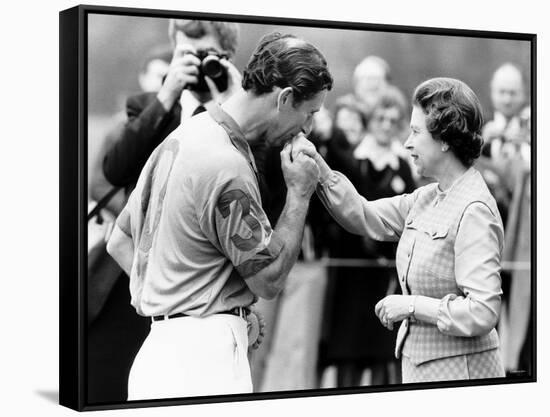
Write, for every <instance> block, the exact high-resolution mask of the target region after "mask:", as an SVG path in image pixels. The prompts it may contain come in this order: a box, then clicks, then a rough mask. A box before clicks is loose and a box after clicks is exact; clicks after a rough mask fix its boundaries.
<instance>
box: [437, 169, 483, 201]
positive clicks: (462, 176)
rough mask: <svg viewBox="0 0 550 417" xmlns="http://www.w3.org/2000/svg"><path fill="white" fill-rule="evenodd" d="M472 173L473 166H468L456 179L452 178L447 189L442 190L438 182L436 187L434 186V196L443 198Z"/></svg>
mask: <svg viewBox="0 0 550 417" xmlns="http://www.w3.org/2000/svg"><path fill="white" fill-rule="evenodd" d="M473 173H474V168H473V167H470V168H468V169H467V170H466V171H465V172H464V173H463V174H462V175H461V176H460V177H458V178H457V179H456V180H454V181H453V183H452V184H451V186H450V187H449V188H448V189H446V190H445V191H442V190H441V189H440V188H439V183H438V184H437V187H435V195H436V197H437V198H438V199H440V200H442V199H444V198H445V197H446V196H447V195H448V194H450V193H451V191H453V189H454V188H456V187H457V186H458V184H460V183H462V182H464V181H465V180H466V179H467V178H468V177H469V176H470V175H472V174H473Z"/></svg>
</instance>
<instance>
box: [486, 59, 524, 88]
mask: <svg viewBox="0 0 550 417" xmlns="http://www.w3.org/2000/svg"><path fill="white" fill-rule="evenodd" d="M506 72H513V73H516V74H517V75H518V77H519V79H520V80H521V86H522V88H523V87H524V82H525V81H524V79H523V72H522V71H521V69H520V68H519V67H518V66H517V65H515V64H512V63H511V62H506V63H504V64H502V65H500V66H499V67H498V68H497V69H496V70H495V72H493V76H492V77H491V86H492V85H493V83H494V82H495V78H497V76H499V75H500V74H502V73H506Z"/></svg>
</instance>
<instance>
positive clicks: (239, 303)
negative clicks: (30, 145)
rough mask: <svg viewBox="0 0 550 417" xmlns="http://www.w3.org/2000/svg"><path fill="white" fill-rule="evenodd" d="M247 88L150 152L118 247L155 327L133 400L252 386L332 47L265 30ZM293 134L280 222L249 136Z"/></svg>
mask: <svg viewBox="0 0 550 417" xmlns="http://www.w3.org/2000/svg"><path fill="white" fill-rule="evenodd" d="M242 87H243V89H242V90H240V91H238V92H236V93H235V94H234V95H233V96H231V97H230V98H229V99H228V100H226V101H225V102H224V103H223V105H222V106H221V107H220V106H217V105H212V106H210V107H209V108H208V113H203V114H201V115H198V116H196V117H194V118H192V119H190V120H188V121H187V122H186V123H184V124H182V125H181V126H180V127H178V128H177V129H176V130H175V131H174V132H173V133H172V134H171V135H170V136H169V137H168V138H167V139H166V140H165V141H164V142H163V143H162V144H161V145H160V146H159V147H158V148H157V149H156V150H155V151H154V152H153V154H152V155H151V157H150V158H149V160H148V161H147V163H146V165H145V167H144V169H143V171H142V173H141V175H140V177H139V180H138V183H137V186H136V189H135V190H134V192H133V193H132V195H131V196H130V199H129V201H128V204H127V206H126V207H125V209H124V210H123V211H122V213H121V214H120V216H119V218H118V219H117V223H116V226H115V228H114V231H113V234H112V236H111V239H110V241H109V243H108V248H107V249H108V251H109V253H110V254H111V255H112V256H113V257H114V258H115V259H116V260H117V262H118V263H119V264H120V265H121V266H122V268H123V269H124V270H125V271H126V272H127V273H128V275H129V276H130V292H131V295H132V305H133V306H134V307H135V308H136V310H137V312H138V313H139V314H141V315H144V316H149V317H151V320H152V325H151V332H150V334H149V336H148V337H147V339H146V340H145V342H144V344H143V346H142V348H141V350H140V351H139V353H138V355H137V356H136V359H135V361H134V364H133V365H132V370H131V372H130V377H129V384H128V393H129V397H128V399H129V400H137V399H153V398H169V397H185V396H196V395H215V394H228V393H244V392H252V383H251V378H250V368H249V364H248V360H247V346H248V341H247V324H246V317H245V314H246V307H248V306H250V305H251V304H252V303H254V302H255V301H256V300H257V299H258V297H263V298H273V297H274V296H275V295H276V294H277V293H278V292H279V291H280V290H281V289H282V288H283V286H284V281H285V278H286V276H287V274H288V272H289V270H290V269H291V267H292V266H293V264H294V263H295V261H296V257H297V255H298V252H299V248H300V243H301V240H302V233H303V227H304V220H305V216H306V212H307V209H308V205H309V199H310V197H311V194H312V193H313V191H314V189H315V186H316V184H317V180H318V174H319V173H318V168H317V166H316V164H315V162H314V161H313V160H312V159H310V158H309V157H307V156H305V155H304V154H298V155H297V156H296V157H295V158H292V157H291V148H292V142H295V141H298V142H299V141H300V137H301V135H303V134H306V135H307V134H309V132H310V131H311V125H312V119H313V115H314V114H315V113H316V112H317V111H319V109H320V108H321V105H322V104H323V101H324V99H325V97H326V94H327V91H329V90H330V89H331V88H332V76H331V75H330V72H329V70H328V68H327V63H326V60H325V59H324V57H323V55H322V54H321V53H320V52H319V51H318V50H317V49H316V48H315V47H314V46H313V45H311V44H309V43H307V42H305V41H303V40H301V39H298V38H296V37H294V36H292V35H281V34H278V33H274V34H271V35H268V36H266V37H264V38H263V39H262V40H261V42H260V44H259V45H258V47H257V48H256V51H255V52H254V54H253V55H252V58H251V59H250V61H249V63H248V65H247V67H246V69H245V71H244V74H243V82H242ZM262 141H263V142H265V143H267V144H268V145H279V144H283V143H287V146H285V148H284V149H283V151H282V152H281V161H282V162H281V166H282V170H283V174H284V178H285V182H286V185H287V189H288V191H287V196H286V202H285V206H284V208H283V211H282V213H281V215H280V217H279V220H278V222H277V225H276V226H275V228H274V229H272V227H271V225H270V223H269V220H268V219H267V217H266V215H265V212H264V210H263V208H262V205H261V198H260V192H259V186H258V172H257V168H256V164H255V161H254V157H253V156H252V153H251V151H250V146H249V144H250V143H258V142H262Z"/></svg>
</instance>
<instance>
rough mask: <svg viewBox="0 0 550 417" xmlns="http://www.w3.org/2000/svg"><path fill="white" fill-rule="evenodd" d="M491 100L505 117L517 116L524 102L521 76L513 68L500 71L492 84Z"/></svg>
mask: <svg viewBox="0 0 550 417" xmlns="http://www.w3.org/2000/svg"><path fill="white" fill-rule="evenodd" d="M491 100H492V102H493V107H494V108H495V110H496V111H498V112H500V113H502V114H503V115H504V116H505V117H508V118H510V117H513V116H515V115H517V114H518V113H519V111H520V109H521V106H522V105H523V101H524V92H523V83H522V79H521V74H520V73H519V72H518V71H517V70H515V69H513V68H503V69H501V70H499V71H498V72H497V73H496V74H495V76H494V78H493V81H492V83H491Z"/></svg>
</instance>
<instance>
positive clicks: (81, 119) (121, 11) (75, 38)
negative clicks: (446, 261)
mask: <svg viewBox="0 0 550 417" xmlns="http://www.w3.org/2000/svg"><path fill="white" fill-rule="evenodd" d="M90 13H93V14H111V15H128V16H134V17H139V16H142V17H156V18H170V17H182V18H183V17H186V18H201V19H213V20H225V21H238V22H241V23H255V24H276V25H287V26H304V27H319V28H333V29H355V30H368V31H379V32H399V33H411V34H426V35H441V36H459V37H481V38H495V39H505V40H520V41H528V42H530V45H531V62H530V64H531V68H530V71H531V115H532V120H533V124H532V154H531V164H532V167H533V175H532V183H531V196H532V204H531V214H532V216H531V222H532V227H531V231H532V235H531V239H532V246H531V271H532V272H531V274H532V275H531V276H532V279H531V287H532V304H531V318H532V320H533V329H534V330H535V331H534V333H533V335H532V338H533V344H532V373H531V375H528V376H518V377H517V378H506V379H487V380H482V379H480V380H466V381H451V382H430V383H415V384H405V385H380V386H374V387H359V388H329V389H315V390H298V391H277V392H265V393H251V394H238V395H220V396H206V397H186V398H174V399H155V400H146V401H131V402H127V403H104V404H87V402H86V394H85V393H86V380H85V377H86V375H85V363H84V362H85V358H86V346H85V340H86V334H85V333H86V320H85V317H86V315H85V314H84V313H85V311H86V285H84V284H85V282H86V275H87V272H86V266H85V265H86V264H85V262H86V259H87V252H86V242H87V222H86V221H85V219H86V209H85V207H86V194H87V145H88V141H87V135H88V132H87V123H88V114H87V97H88V94H87V93H88V92H87V70H88V68H87V67H88V62H87V40H88V39H87V35H88V34H87V16H88V14H90ZM59 16H60V17H59V22H60V31H59V34H60V40H59V45H60V46H59V48H60V62H59V64H60V80H59V81H60V104H59V106H60V107H59V110H60V112H59V114H60V116H59V126H60V139H59V141H60V142H59V143H60V178H59V187H60V188H59V190H60V195H59V210H60V213H59V224H60V228H59V233H60V236H59V242H60V243H59V245H60V248H59V265H60V267H59V271H60V276H59V295H60V297H59V315H60V317H59V330H60V331H59V346H60V351H59V403H60V404H61V405H63V406H66V407H69V408H71V409H75V410H78V411H93V410H110V409H126V408H138V407H139V408H143V407H158V406H170V405H187V404H204V403H219V402H233V401H254V400H264V399H284V398H297V397H316V396H326V395H350V394H364V393H371V392H373V393H376V392H391V391H407V390H418V389H434V388H459V387H468V386H487V385H501V384H510V383H513V384H515V383H528V382H536V381H537V371H536V363H537V361H536V353H537V349H536V340H537V331H536V289H537V285H536V142H537V141H536V138H537V135H536V133H537V129H536V126H537V123H536V120H537V119H536V117H537V112H536V97H537V95H536V85H537V82H536V76H537V73H536V52H537V49H536V41H537V35H536V34H534V33H518V32H499V31H487V30H471V29H458V28H434V27H420V26H403V25H386V24H372V23H364V22H342V21H326V20H309V19H295V18H281V17H270V16H250V15H233V14H218V13H203V12H186V11H176V10H157V9H144V8H126V7H111V6H97V5H93V6H92V5H79V6H75V7H72V8H70V9H66V10H63V11H60V12H59ZM75 103H76V106H75ZM75 138H76V140H75ZM75 276H77V279H76V282H75V279H74V277H75Z"/></svg>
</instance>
